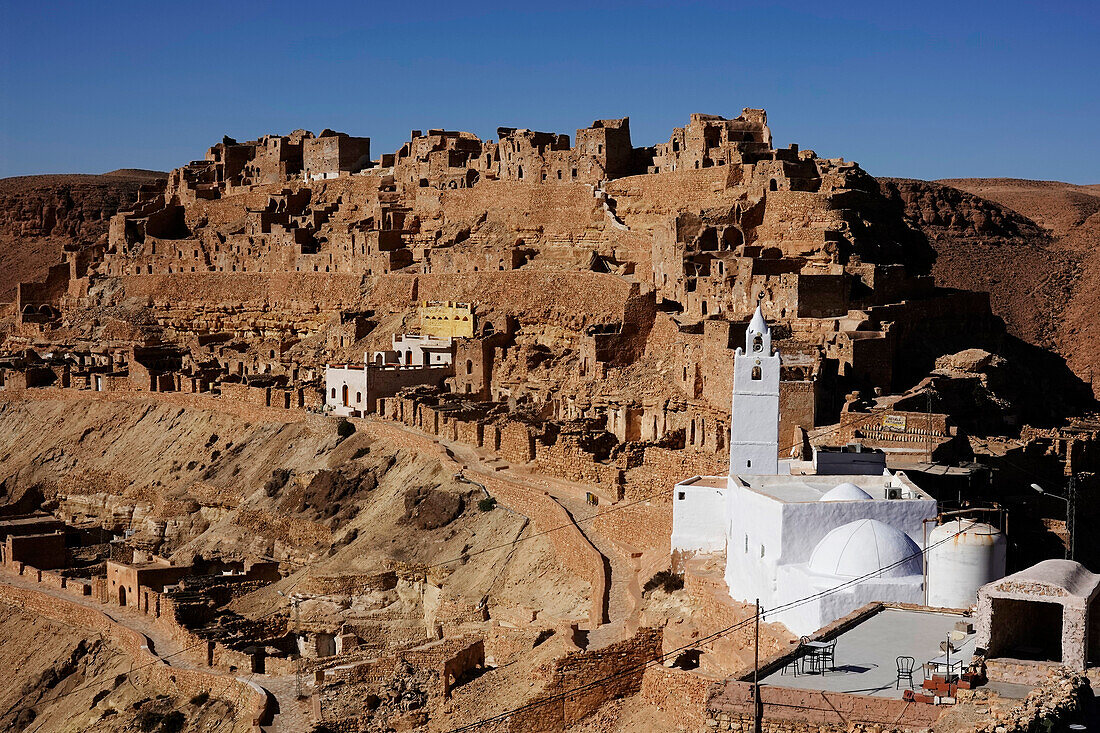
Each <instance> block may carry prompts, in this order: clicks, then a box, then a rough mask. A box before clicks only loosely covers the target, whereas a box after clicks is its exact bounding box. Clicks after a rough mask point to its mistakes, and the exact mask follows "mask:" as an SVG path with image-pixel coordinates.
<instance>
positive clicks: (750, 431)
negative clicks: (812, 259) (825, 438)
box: [730, 307, 780, 475]
mask: <svg viewBox="0 0 1100 733" xmlns="http://www.w3.org/2000/svg"><path fill="white" fill-rule="evenodd" d="M779 367H780V360H779V354H778V353H777V352H775V351H772V331H771V329H770V328H768V324H767V323H766V322H765V321H764V314H763V313H761V312H760V308H759V307H757V309H756V313H754V314H753V317H752V321H750V322H749V327H748V329H746V330H745V348H744V349H742V348H741V347H737V352H736V354H735V357H734V360H733V404H732V406H731V409H730V474H731V475H732V474H764V475H774V474H776V473H779Z"/></svg>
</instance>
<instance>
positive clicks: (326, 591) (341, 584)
mask: <svg viewBox="0 0 1100 733" xmlns="http://www.w3.org/2000/svg"><path fill="white" fill-rule="evenodd" d="M396 586H397V573H395V572H393V571H392V570H384V571H382V572H379V573H366V574H345V575H320V576H310V577H308V578H306V579H305V580H304V581H302V588H301V592H302V593H305V594H306V595H314V596H337V595H338V596H354V595H364V594H366V593H374V592H377V591H387V590H392V589H393V588H395V587H396Z"/></svg>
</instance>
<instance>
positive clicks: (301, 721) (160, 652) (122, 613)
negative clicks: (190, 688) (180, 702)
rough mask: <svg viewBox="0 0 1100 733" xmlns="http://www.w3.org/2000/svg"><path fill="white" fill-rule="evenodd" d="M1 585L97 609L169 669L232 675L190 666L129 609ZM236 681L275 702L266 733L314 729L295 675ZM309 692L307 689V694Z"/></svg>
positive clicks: (30, 585) (0, 578)
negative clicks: (251, 685) (143, 642)
mask: <svg viewBox="0 0 1100 733" xmlns="http://www.w3.org/2000/svg"><path fill="white" fill-rule="evenodd" d="M0 583H2V584H4V585H9V586H12V587H14V588H21V589H24V590H31V591H34V592H36V593H40V594H42V595H45V596H50V597H52V598H59V599H61V600H64V601H66V602H69V603H75V604H77V605H80V606H85V607H87V608H92V609H95V610H96V611H99V612H100V613H102V614H103V615H104V616H106V617H107V618H109V619H111V620H112V621H114V622H115V623H117V624H119V625H120V626H125V627H126V628H129V629H132V630H134V631H137V632H138V633H140V634H143V635H144V636H145V638H146V639H148V640H149V651H150V652H152V653H153V654H154V655H155V656H157V657H159V658H160V659H161V660H162V661H163V662H164V663H165V664H167V665H168V666H170V667H179V668H181V669H197V670H201V671H203V672H208V673H211V674H224V675H227V676H229V673H224V672H221V671H220V670H218V669H216V668H213V667H205V666H200V665H197V664H194V663H193V662H191V661H190V660H189V659H188V657H187V655H186V654H184V653H183V652H184V649H183V648H181V647H180V645H179V644H178V643H176V642H175V641H174V640H172V638H171V637H169V636H168V635H166V634H165V633H164V632H163V631H162V630H161V629H159V628H157V627H156V626H155V625H154V624H153V623H152V620H151V619H150V618H149V617H148V616H146V615H145V614H142V613H139V612H137V611H134V610H131V609H129V608H122V607H118V606H108V605H105V604H102V603H99V602H98V601H96V600H93V599H92V598H90V597H87V596H77V595H73V594H72V593H65V592H64V591H62V590H60V589H59V588H49V587H46V586H43V585H42V584H40V583H34V582H31V581H30V580H28V579H26V578H24V577H22V576H19V575H13V574H11V573H7V572H4V573H2V574H0ZM234 676H235V675H234ZM237 679H240V680H242V681H245V682H251V683H255V684H256V685H257V686H259V687H260V688H261V689H263V690H264V691H265V692H267V693H269V694H270V695H271V697H273V698H274V699H275V702H276V705H275V710H274V717H273V719H272V720H271V722H270V724H268V725H265V726H263V730H264V731H265V733H298V732H299V731H306V730H309V728H310V725H311V723H310V716H309V703H308V701H299V700H298V699H297V694H296V692H297V691H296V687H295V682H294V676H293V675H291V676H288V677H265V676H263V675H259V676H257V675H251V676H249V677H247V678H245V677H238V678H237ZM309 691H310V690H309V688H308V687H307V688H306V692H307V694H308V693H309Z"/></svg>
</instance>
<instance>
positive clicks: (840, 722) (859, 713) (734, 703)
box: [706, 681, 941, 733]
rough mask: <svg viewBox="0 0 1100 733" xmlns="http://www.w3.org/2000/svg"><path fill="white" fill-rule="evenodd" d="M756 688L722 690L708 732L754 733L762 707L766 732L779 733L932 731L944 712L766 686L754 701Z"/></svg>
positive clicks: (711, 708)
mask: <svg viewBox="0 0 1100 733" xmlns="http://www.w3.org/2000/svg"><path fill="white" fill-rule="evenodd" d="M752 687H753V685H752V683H751V682H735V681H728V682H725V683H723V684H721V685H720V686H719V687H718V688H717V689H716V691H715V693H714V694H713V695H712V696H711V697H710V699H709V700H708V701H707V703H706V718H707V723H706V724H707V726H708V727H709V728H710V729H713V730H735V731H748V730H752V728H753V724H754V721H755V714H756V709H755V708H756V706H757V705H759V706H760V710H759V712H760V715H761V717H762V719H763V721H764V729H765V730H767V731H769V732H773V731H774V732H777V733H811V732H820V731H836V732H837V733H841V732H845V733H847V732H849V731H853V730H862V729H871V728H873V729H874V730H876V731H916V730H924V729H927V728H931V727H932V724H933V723H935V722H936V720H937V719H938V718H939V716H940V713H941V710H940V708H937V707H936V706H935V705H928V704H926V703H918V702H908V701H905V700H893V699H890V698H884V697H871V696H870V695H849V694H845V693H841V692H825V691H823V690H798V689H792V688H786V687H773V686H771V685H763V686H761V688H760V701H759V703H756V702H755V701H754V700H753V692H752Z"/></svg>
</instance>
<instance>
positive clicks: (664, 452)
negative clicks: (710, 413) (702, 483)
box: [623, 446, 729, 503]
mask: <svg viewBox="0 0 1100 733" xmlns="http://www.w3.org/2000/svg"><path fill="white" fill-rule="evenodd" d="M726 473H729V458H728V457H727V456H726V455H725V454H715V453H710V452H704V451H696V450H669V449H668V448H660V447H657V446H646V449H645V457H644V459H643V462H642V465H641V466H640V467H639V468H635V469H631V470H630V471H628V472H627V475H626V483H625V486H624V492H623V496H624V498H626V499H627V500H630V501H634V500H637V499H641V498H643V497H653V500H654V501H659V502H662V503H671V501H672V487H673V486H675V485H676V484H677V483H678V482H680V481H684V480H685V479H689V478H691V477H692V476H721V475H724V474H726Z"/></svg>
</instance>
